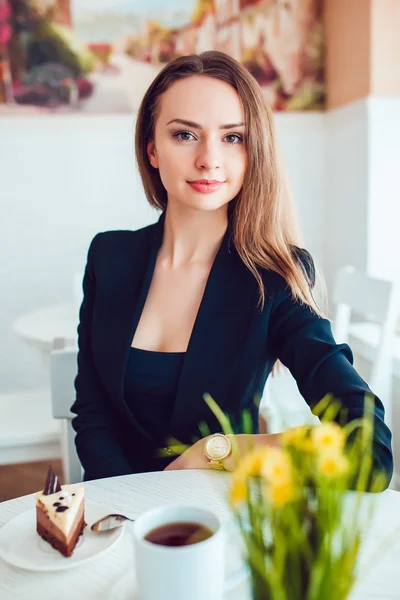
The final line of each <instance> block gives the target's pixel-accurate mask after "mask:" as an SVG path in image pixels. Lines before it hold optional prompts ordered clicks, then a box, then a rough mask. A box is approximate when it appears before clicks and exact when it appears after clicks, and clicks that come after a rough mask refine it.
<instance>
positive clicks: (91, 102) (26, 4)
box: [0, 0, 324, 116]
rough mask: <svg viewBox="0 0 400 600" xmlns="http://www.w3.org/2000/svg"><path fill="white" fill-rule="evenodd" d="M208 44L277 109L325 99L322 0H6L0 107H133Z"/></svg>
mask: <svg viewBox="0 0 400 600" xmlns="http://www.w3.org/2000/svg"><path fill="white" fill-rule="evenodd" d="M210 49H218V50H223V51H224V52H227V53H228V54H230V55H232V56H234V57H235V58H236V59H238V60H239V61H240V62H241V63H242V64H243V65H244V66H245V67H246V68H247V69H248V70H249V71H250V73H252V75H253V76H254V77H255V78H256V79H257V81H258V82H259V84H260V86H261V88H262V91H263V95H264V98H265V101H266V102H268V103H269V104H270V105H271V106H272V108H273V109H274V110H287V111H290V110H319V109H322V108H323V106H324V68H323V58H324V57H323V26H322V2H321V0H286V1H284V0H168V1H167V2H166V1H165V0H146V2H143V1H141V0H0V115H16V116H18V115H24V114H43V113H44V114H54V113H56V114H65V113H76V112H81V113H89V114H91V113H103V114H104V113H108V114H124V113H133V112H135V111H136V110H137V108H138V106H139V104H140V101H141V98H142V97H143V94H144V92H145V90H146V88H147V87H148V85H149V84H150V82H151V81H152V80H153V78H154V77H155V75H156V74H157V73H158V72H159V70H160V69H161V68H162V67H163V66H164V65H165V64H166V63H167V62H169V61H170V60H172V59H174V58H175V57H177V56H180V55H185V54H192V53H199V52H202V51H204V50H210Z"/></svg>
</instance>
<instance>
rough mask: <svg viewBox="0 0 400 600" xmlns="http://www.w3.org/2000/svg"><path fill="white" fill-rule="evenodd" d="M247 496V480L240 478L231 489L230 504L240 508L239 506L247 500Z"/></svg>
mask: <svg viewBox="0 0 400 600" xmlns="http://www.w3.org/2000/svg"><path fill="white" fill-rule="evenodd" d="M247 497H248V493H247V485H246V482H245V481H243V480H240V479H238V480H237V481H234V482H233V484H232V487H231V489H230V491H229V502H230V505H231V506H232V507H233V508H235V509H236V508H239V506H240V505H241V504H243V503H244V502H245V501H246V500H247Z"/></svg>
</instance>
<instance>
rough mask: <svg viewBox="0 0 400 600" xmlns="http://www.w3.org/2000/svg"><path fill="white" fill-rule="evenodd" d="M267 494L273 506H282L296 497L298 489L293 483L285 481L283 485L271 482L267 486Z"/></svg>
mask: <svg viewBox="0 0 400 600" xmlns="http://www.w3.org/2000/svg"><path fill="white" fill-rule="evenodd" d="M265 496H266V499H267V501H268V502H270V504H272V506H274V507H276V508H282V507H283V506H285V505H286V504H288V503H289V502H292V501H293V500H294V499H295V496H296V490H295V487H294V485H293V484H292V483H284V484H281V485H274V484H271V485H267V486H266V488H265Z"/></svg>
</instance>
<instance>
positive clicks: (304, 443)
mask: <svg viewBox="0 0 400 600" xmlns="http://www.w3.org/2000/svg"><path fill="white" fill-rule="evenodd" d="M308 432H309V427H305V426H301V427H294V428H292V429H287V430H286V431H284V432H283V434H282V442H283V445H284V446H286V447H287V446H292V447H294V448H296V449H297V450H300V451H301V452H305V453H306V454H312V452H314V444H313V441H312V439H311V438H310V437H307V434H308Z"/></svg>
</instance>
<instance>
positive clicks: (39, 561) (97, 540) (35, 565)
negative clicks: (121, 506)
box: [0, 499, 124, 571]
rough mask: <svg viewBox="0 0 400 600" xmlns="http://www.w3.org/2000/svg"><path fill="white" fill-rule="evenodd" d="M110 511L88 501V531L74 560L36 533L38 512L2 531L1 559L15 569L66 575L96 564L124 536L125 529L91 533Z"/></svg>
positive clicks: (77, 547)
mask: <svg viewBox="0 0 400 600" xmlns="http://www.w3.org/2000/svg"><path fill="white" fill-rule="evenodd" d="M113 512H115V511H114V510H113V509H110V508H109V507H105V506H101V505H100V504H97V503H95V502H90V501H89V500H87V499H86V500H85V521H86V523H87V526H86V527H85V529H84V531H83V534H82V535H81V536H80V538H79V540H78V543H77V545H76V547H75V550H74V552H73V554H72V556H70V557H68V558H66V557H65V556H63V555H62V554H60V552H58V550H54V548H52V546H50V544H49V543H48V542H45V540H43V539H42V538H41V537H40V536H39V535H38V533H37V532H36V508H33V509H32V510H28V511H26V512H24V513H22V514H21V515H18V516H17V517H14V519H11V521H8V523H6V524H5V525H4V527H3V528H2V529H1V530H0V557H1V558H2V559H3V560H5V561H6V562H8V563H9V564H10V565H13V566H14V567H19V568H20V569H27V570H29V571H63V570H65V569H71V568H73V567H77V566H78V565H81V564H82V563H85V562H87V561H89V560H93V559H94V558H96V556H98V555H99V554H101V553H102V552H104V551H105V550H108V549H109V548H111V546H113V545H114V544H115V543H116V542H117V541H118V540H119V538H120V537H121V535H122V534H123V530H124V527H118V528H117V529H112V530H111V531H107V532H104V533H94V532H93V531H90V526H91V525H92V524H93V523H94V522H95V521H97V519H100V518H101V517H104V516H105V515H107V514H110V513H113Z"/></svg>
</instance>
